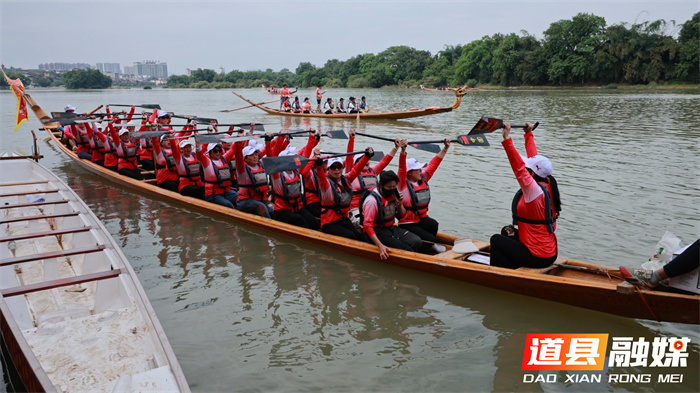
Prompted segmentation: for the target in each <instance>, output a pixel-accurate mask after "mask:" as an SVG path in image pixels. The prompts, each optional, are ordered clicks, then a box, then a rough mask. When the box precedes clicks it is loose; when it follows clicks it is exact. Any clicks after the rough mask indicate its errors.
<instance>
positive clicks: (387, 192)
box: [379, 187, 394, 198]
mask: <svg viewBox="0 0 700 393" xmlns="http://www.w3.org/2000/svg"><path fill="white" fill-rule="evenodd" d="M379 193H380V194H382V196H383V197H384V198H389V197H390V196H391V195H392V194H393V193H394V190H387V189H386V188H384V187H381V188H380V189H379Z"/></svg>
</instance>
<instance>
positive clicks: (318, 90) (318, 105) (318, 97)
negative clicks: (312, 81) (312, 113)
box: [316, 85, 326, 113]
mask: <svg viewBox="0 0 700 393" xmlns="http://www.w3.org/2000/svg"><path fill="white" fill-rule="evenodd" d="M322 87H323V85H318V86H317V87H316V112H319V113H320V112H321V100H323V95H324V94H325V93H326V91H325V90H323V91H321V88H322Z"/></svg>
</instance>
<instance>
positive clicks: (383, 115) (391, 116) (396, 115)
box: [233, 88, 467, 120]
mask: <svg viewBox="0 0 700 393" xmlns="http://www.w3.org/2000/svg"><path fill="white" fill-rule="evenodd" d="M451 91H453V92H454V93H455V101H454V102H453V103H452V105H450V106H447V107H439V106H432V107H428V108H423V109H411V110H405V111H395V112H368V113H359V114H358V113H330V114H325V113H295V112H285V111H280V110H278V109H274V108H270V107H269V106H265V105H262V104H259V103H255V102H253V101H251V100H249V99H247V98H245V97H243V96H242V95H240V94H238V93H236V92H235V91H234V92H233V94H235V95H236V96H237V97H239V98H240V99H242V100H243V101H245V102H247V103H249V104H250V105H253V106H255V107H257V108H259V109H262V110H264V111H265V112H267V113H269V114H271V115H279V116H293V117H321V118H327V119H357V118H359V119H363V120H368V119H383V120H399V119H409V118H412V117H420V116H429V115H437V114H438V113H446V112H450V111H452V110H453V109H457V108H458V107H459V105H460V104H461V103H462V96H464V95H465V94H466V93H467V89H466V88H462V89H451Z"/></svg>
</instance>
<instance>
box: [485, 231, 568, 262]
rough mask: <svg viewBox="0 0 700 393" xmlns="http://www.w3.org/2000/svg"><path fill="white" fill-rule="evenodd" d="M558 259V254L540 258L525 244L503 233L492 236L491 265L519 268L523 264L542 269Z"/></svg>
mask: <svg viewBox="0 0 700 393" xmlns="http://www.w3.org/2000/svg"><path fill="white" fill-rule="evenodd" d="M556 260H557V255H554V256H553V257H549V258H538V257H536V256H534V255H532V253H530V250H529V249H528V248H527V247H525V245H524V244H522V243H520V242H519V241H517V240H515V239H513V238H510V237H508V236H503V235H501V234H497V235H493V236H491V266H498V267H505V268H508V269H517V268H519V267H521V266H525V267H532V268H538V269H541V268H543V267H547V266H549V265H551V264H553V263H554V261H556Z"/></svg>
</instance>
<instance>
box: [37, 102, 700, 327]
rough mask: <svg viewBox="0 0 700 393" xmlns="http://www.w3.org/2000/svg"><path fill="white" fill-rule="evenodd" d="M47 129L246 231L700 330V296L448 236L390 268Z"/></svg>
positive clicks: (137, 184) (364, 252)
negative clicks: (502, 258)
mask: <svg viewBox="0 0 700 393" xmlns="http://www.w3.org/2000/svg"><path fill="white" fill-rule="evenodd" d="M25 99H26V100H27V102H28V103H29V105H30V107H31V109H32V111H33V112H34V114H35V115H36V116H37V118H38V119H39V120H40V121H41V120H43V121H47V120H49V119H50V118H51V117H50V116H49V115H47V114H46V112H44V111H43V110H42V109H41V107H39V106H38V105H37V104H36V103H35V102H34V100H33V99H32V98H31V97H30V96H29V95H28V94H25ZM44 129H45V130H46V131H47V132H48V134H49V136H50V138H51V139H52V140H53V141H54V142H55V144H56V146H57V147H58V148H60V149H61V150H62V151H63V152H64V153H65V154H66V155H68V156H69V157H70V158H72V159H73V160H75V162H76V163H78V164H79V165H80V166H82V167H83V168H85V169H87V170H88V171H90V172H92V173H94V174H97V175H99V176H101V177H103V178H106V179H108V180H110V181H113V182H115V183H117V184H120V185H122V186H125V187H129V188H132V189H135V190H139V191H141V192H144V193H146V194H149V195H151V196H154V197H157V198H162V199H166V200H169V201H172V202H174V203H177V204H180V205H183V206H187V207H190V208H193V209H196V210H200V211H204V212H206V213H209V214H212V215H216V216H219V217H223V218H226V219H230V220H233V221H236V222H239V223H242V224H245V225H250V226H254V227H257V228H262V229H265V230H267V231H270V232H273V233H277V234H281V235H284V236H287V237H290V238H294V239H298V240H301V241H304V242H307V243H310V244H315V245H319V246H323V247H326V248H330V249H334V250H339V251H342V252H345V253H349V254H352V255H357V256H361V257H364V258H368V259H371V260H376V261H381V262H386V263H390V264H394V265H397V266H401V267H405V268H409V269H414V270H419V271H423V272H427V273H431V274H437V275H441V276H444V277H448V278H451V279H455V280H460V281H464V282H467V283H472V284H476V285H481V286H484V287H489V288H494V289H498V290H503V291H507V292H511V293H516V294H521V295H525V296H531V297H535V298H540V299H544V300H550V301H554V302H559V303H563V304H567V305H571V306H576V307H582V308H586V309H590V310H595V311H600V312H605V313H610V314H614V315H618V316H623V317H629V318H640V319H652V320H657V321H667V322H681V323H689V324H700V295H696V294H689V293H674V292H665V291H659V290H654V291H651V290H645V289H639V288H637V287H633V286H632V285H631V284H629V283H627V282H626V281H625V280H624V279H623V278H622V277H621V276H620V274H619V271H618V269H617V268H612V267H608V266H604V265H598V264H593V263H588V262H583V261H577V260H573V259H568V258H563V257H559V258H558V259H557V261H556V262H555V264H553V265H552V266H549V267H547V268H544V269H530V268H519V269H516V270H510V269H505V268H500V267H494V266H490V265H486V264H481V263H475V262H472V261H471V260H469V259H470V258H472V259H473V258H474V256H476V255H479V254H488V252H489V244H488V243H486V242H483V241H479V240H467V241H470V242H471V243H473V244H474V246H475V247H476V248H478V251H476V252H468V253H459V252H455V251H454V250H453V245H454V244H455V241H458V240H462V241H465V239H463V238H461V237H458V236H454V235H449V234H444V233H439V234H438V242H439V243H440V244H442V245H444V246H445V247H446V248H447V251H445V252H443V253H441V254H437V255H426V254H420V253H416V252H410V251H403V250H396V249H392V250H391V253H390V255H389V259H387V260H385V261H382V260H380V258H379V254H378V251H377V248H376V246H374V245H373V244H368V243H365V242H361V241H356V240H350V239H346V238H342V237H337V236H333V235H329V234H325V233H322V232H319V231H314V230H309V229H304V228H300V227H297V226H293V225H289V224H286V223H283V222H280V221H276V220H272V219H268V218H264V217H260V216H257V215H251V214H248V213H243V212H241V211H238V210H235V209H230V208H226V207H223V206H220V205H217V204H213V203H209V202H205V201H203V200H200V199H195V198H190V197H186V196H183V195H180V194H179V193H176V192H172V191H168V190H166V189H163V188H160V187H157V186H156V185H155V179H153V172H151V171H144V172H143V174H144V176H145V177H147V178H148V177H150V178H149V179H146V180H143V181H139V180H134V179H131V178H128V177H125V176H122V175H120V174H118V173H117V172H113V171H111V170H109V169H106V168H104V167H101V166H99V165H97V164H94V163H92V162H90V161H87V160H81V159H79V158H78V157H77V155H76V153H74V152H73V151H71V150H70V149H69V148H68V147H66V146H65V145H64V144H63V143H61V142H60V140H59V137H60V131H59V130H58V124H57V123H44Z"/></svg>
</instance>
